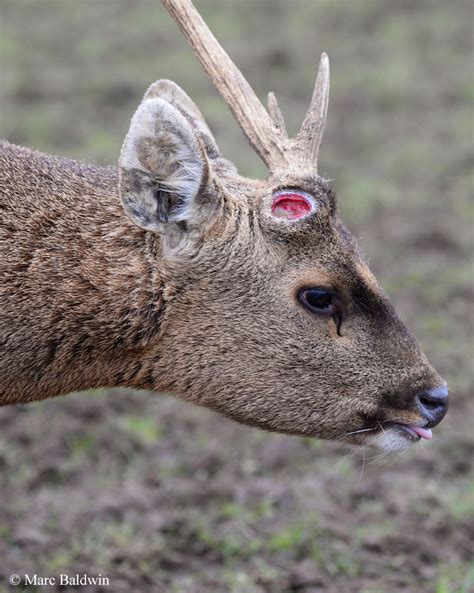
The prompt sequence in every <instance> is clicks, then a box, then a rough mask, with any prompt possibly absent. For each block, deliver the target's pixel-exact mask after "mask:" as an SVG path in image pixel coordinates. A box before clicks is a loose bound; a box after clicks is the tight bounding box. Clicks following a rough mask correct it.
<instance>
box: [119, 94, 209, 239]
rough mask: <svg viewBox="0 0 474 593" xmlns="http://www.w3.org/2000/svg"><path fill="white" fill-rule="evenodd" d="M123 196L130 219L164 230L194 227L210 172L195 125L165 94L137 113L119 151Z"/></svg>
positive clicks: (145, 105)
mask: <svg viewBox="0 0 474 593" xmlns="http://www.w3.org/2000/svg"><path fill="white" fill-rule="evenodd" d="M119 164H120V197H121V200H122V204H123V206H124V209H125V212H126V214H127V215H128V217H129V218H130V219H131V220H132V221H133V222H134V223H135V224H137V225H138V226H140V227H142V228H143V229H146V230H149V231H155V232H159V233H164V234H166V233H168V232H175V231H176V230H178V227H179V226H180V227H181V230H183V229H184V228H187V226H188V225H189V226H192V225H193V222H194V221H196V220H197V218H199V217H198V216H197V207H195V206H196V204H195V200H196V197H197V195H198V194H199V191H200V189H201V186H202V184H203V181H204V180H205V179H206V178H207V176H208V174H209V171H208V170H207V169H208V167H209V164H208V160H207V157H206V154H205V152H204V148H203V145H202V142H201V140H200V139H198V137H197V135H196V133H195V131H194V130H193V127H192V125H191V123H190V122H189V121H188V119H187V118H186V117H184V115H183V114H182V113H181V112H180V111H179V110H178V109H177V108H176V107H174V106H173V105H171V104H170V103H168V102H167V101H166V100H164V99H161V98H149V99H147V98H146V99H145V100H144V101H143V102H142V103H141V105H140V106H139V107H138V109H137V111H136V112H135V114H134V116H133V118H132V121H131V124H130V129H129V132H128V134H127V136H126V138H125V141H124V143H123V146H122V152H121V155H120V161H119Z"/></svg>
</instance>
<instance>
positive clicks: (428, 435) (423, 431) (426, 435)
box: [410, 426, 433, 441]
mask: <svg viewBox="0 0 474 593" xmlns="http://www.w3.org/2000/svg"><path fill="white" fill-rule="evenodd" d="M410 428H411V429H412V430H413V432H416V434H417V435H418V436H420V437H421V438H422V439H426V440H427V441H429V440H430V439H432V438H433V433H432V432H431V428H421V426H410Z"/></svg>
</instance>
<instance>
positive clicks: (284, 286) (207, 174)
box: [120, 0, 447, 451]
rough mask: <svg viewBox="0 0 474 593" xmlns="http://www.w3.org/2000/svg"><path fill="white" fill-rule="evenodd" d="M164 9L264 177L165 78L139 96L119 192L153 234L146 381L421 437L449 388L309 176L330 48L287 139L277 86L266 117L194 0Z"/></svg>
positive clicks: (316, 429) (374, 432) (400, 440)
mask: <svg viewBox="0 0 474 593" xmlns="http://www.w3.org/2000/svg"><path fill="white" fill-rule="evenodd" d="M164 4H165V5H166V6H167V7H168V9H169V10H170V12H172V14H173V16H175V17H176V18H177V20H178V22H179V23H180V26H181V27H182V29H183V30H184V32H185V34H186V35H187V36H188V39H189V40H190V42H191V44H192V45H193V47H194V49H195V51H197V53H198V54H199V55H200V59H201V62H203V63H204V67H205V68H206V70H207V71H208V73H209V74H210V75H211V78H212V79H213V80H214V82H215V84H216V86H217V87H218V88H219V90H220V91H221V92H222V94H223V96H224V98H225V99H226V100H227V101H228V103H229V105H230V107H231V109H232V110H233V111H234V114H235V115H236V116H237V118H238V120H239V123H240V124H241V126H242V128H243V129H244V131H245V133H246V135H247V137H248V138H249V141H250V143H251V144H252V146H253V147H254V148H255V150H256V151H257V152H258V153H259V155H260V156H261V157H262V159H263V160H264V161H265V163H266V164H267V165H268V167H269V169H270V173H269V176H268V177H267V179H266V180H264V181H254V180H249V179H244V178H242V177H240V176H239V175H238V174H237V172H236V170H235V168H234V167H233V165H232V164H231V163H229V162H228V161H226V160H225V159H223V158H222V157H221V155H220V153H219V150H218V147H217V144H216V142H215V140H214V138H213V136H212V134H211V132H210V131H209V128H208V127H207V125H206V123H205V121H204V119H203V117H202V115H201V113H200V112H199V110H198V108H197V107H196V105H195V104H194V103H193V102H192V101H191V99H190V98H189V97H188V96H187V95H186V94H185V93H184V92H183V91H182V90H181V89H180V88H179V87H178V86H176V85H175V84H174V83H172V82H170V81H159V82H157V83H155V84H153V85H152V86H151V87H150V89H149V90H148V91H147V93H146V94H145V97H144V100H143V102H142V104H141V105H140V106H139V108H138V110H137V112H136V113H135V115H134V117H133V119H132V122H131V127H130V131H129V133H128V135H127V138H126V139H125V142H124V146H123V149H122V155H121V160H120V173H121V180H120V192H121V199H122V202H123V205H124V208H125V211H126V213H127V214H128V216H129V217H130V218H131V220H132V221H133V222H135V223H136V224H138V225H139V226H140V227H142V228H143V229H145V230H147V231H149V232H152V233H155V234H157V235H159V237H160V250H161V251H160V254H161V256H160V268H161V275H162V278H163V280H164V285H165V289H164V300H165V302H166V306H165V312H164V314H163V319H162V335H161V337H160V340H159V343H158V344H157V345H156V348H155V349H154V351H153V357H154V360H155V361H156V373H154V374H153V377H154V378H153V381H152V385H150V386H149V387H153V388H155V389H159V390H166V391H171V392H173V393H176V394H178V395H179V396H181V397H182V398H184V399H187V400H190V401H192V402H194V403H197V404H199V405H204V406H207V407H210V408H213V409H215V410H217V411H220V412H222V413H223V414H225V415H227V416H229V417H231V418H233V419H235V420H238V421H240V422H244V423H246V424H250V425H255V426H259V427H262V428H265V429H269V430H274V431H279V432H286V433H292V434H302V435H310V436H317V437H321V438H327V439H336V440H342V441H346V442H349V443H353V444H368V445H373V446H375V447H378V448H381V449H383V450H387V451H390V450H400V449H404V448H406V447H408V446H409V445H410V444H411V443H413V442H416V441H418V440H420V438H426V439H428V438H431V428H432V427H433V426H435V425H436V424H437V423H438V422H440V420H441V419H442V418H443V416H444V414H445V413H446V410H447V389H446V386H445V384H444V382H443V381H442V379H441V378H440V377H439V376H438V374H437V373H436V371H435V370H434V369H433V368H432V367H431V366H430V364H429V363H428V361H427V360H426V358H425V356H424V355H423V353H422V352H421V351H420V349H419V347H418V345H417V344H416V341H415V340H414V338H413V336H412V335H411V334H410V332H409V331H408V329H407V328H406V327H405V325H404V324H403V322H402V321H401V320H400V319H399V318H398V316H397V314H396V312H395V310H394V308H393V306H392V305H391V304H390V302H389V300H388V298H387V297H386V295H385V294H384V293H383V291H382V289H381V288H380V287H379V285H378V283H377V281H376V279H375V278H374V276H373V275H372V273H371V272H370V270H369V268H368V266H367V263H366V262H365V260H364V257H363V255H362V254H361V252H360V249H359V247H358V245H357V242H356V240H355V238H354V237H353V236H352V234H351V233H350V232H349V230H348V229H347V228H346V227H345V226H344V224H343V223H342V221H341V220H340V218H339V216H338V212H337V205H336V198H335V195H334V193H333V192H332V190H331V188H330V187H329V185H328V183H327V182H326V181H324V180H323V179H322V178H321V177H319V176H318V174H317V168H316V161H317V155H318V150H319V145H320V142H321V136H322V130H323V127H324V120H325V117H326V110H327V98H328V92H327V88H328V76H329V69H328V62H327V57H326V56H324V55H323V58H322V60H321V63H320V70H319V74H318V78H317V81H316V86H315V91H314V94H313V100H312V103H311V106H310V109H309V111H308V115H307V116H306V118H305V121H304V122H303V126H302V129H301V131H300V133H299V134H298V136H297V137H296V139H295V140H291V139H288V137H287V136H286V132H285V127H284V123H283V118H282V116H281V113H280V111H279V109H278V106H277V104H276V100H275V98H274V96H273V95H271V96H270V97H269V112H270V116H269V114H268V113H267V112H266V111H265V109H264V108H263V106H262V105H261V104H260V103H259V102H258V99H256V97H255V95H253V94H252V92H251V89H250V87H248V84H247V83H246V81H245V79H243V77H242V75H241V74H240V72H238V71H237V70H236V69H235V66H234V65H233V64H232V62H230V60H229V58H228V57H227V56H225V54H223V50H222V48H220V46H219V45H215V44H217V42H216V41H215V39H210V38H207V37H206V36H207V29H206V28H205V25H204V23H203V22H202V20H199V17H198V15H196V13H195V9H194V8H193V7H192V5H191V4H190V3H189V2H188V1H187V0H164ZM190 23H193V25H192V26H191V25H190ZM196 31H197V33H196ZM196 35H197V36H198V37H199V36H200V38H199V39H198V40H196V38H195V36H196ZM204 45H207V51H206V52H201V53H200V51H201V48H202V47H203V46H204ZM209 56H211V57H209ZM206 60H209V63H206ZM220 64H221V65H222V64H223V67H222V68H220V66H219V65H220ZM216 71H219V76H218V77H216V76H215V74H216ZM229 72H230V74H228V73H229ZM227 74H228V77H227V80H226V83H227V84H224V83H223V82H222V78H225V77H226V76H227ZM236 80H237V81H238V84H236V83H235V81H236ZM229 89H231V90H229ZM232 89H233V90H232Z"/></svg>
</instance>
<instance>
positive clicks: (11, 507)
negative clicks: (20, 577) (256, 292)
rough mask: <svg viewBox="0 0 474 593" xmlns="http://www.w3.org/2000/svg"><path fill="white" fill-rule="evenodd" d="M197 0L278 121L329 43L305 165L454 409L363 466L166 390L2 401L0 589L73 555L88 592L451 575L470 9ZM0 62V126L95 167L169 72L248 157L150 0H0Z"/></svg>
mask: <svg viewBox="0 0 474 593" xmlns="http://www.w3.org/2000/svg"><path fill="white" fill-rule="evenodd" d="M196 5H197V7H198V9H199V10H200V11H201V12H202V14H203V16H204V18H205V19H206V21H207V22H208V24H209V25H210V27H211V29H212V30H213V31H214V32H215V33H216V35H217V36H218V38H219V39H220V41H221V42H222V43H223V45H224V46H225V48H226V49H227V50H228V52H229V53H230V55H231V56H232V57H233V58H234V59H235V61H236V62H237V64H238V65H239V66H240V67H241V69H242V70H243V72H244V74H245V76H246V77H247V78H248V80H249V81H250V83H251V84H252V86H253V87H254V89H255V90H256V92H257V93H258V94H259V95H260V97H261V98H264V97H265V95H266V93H267V92H268V91H269V90H274V91H275V92H276V93H277V95H278V97H279V100H280V104H281V106H282V108H283V111H284V114H285V117H286V120H287V123H288V127H289V130H290V132H292V133H293V132H295V131H296V130H297V128H298V126H299V124H300V122H301V120H302V118H303V116H304V113H305V111H306V109H307V107H308V104H309V100H310V96H311V91H312V86H313V83H314V78H315V73H316V68H317V61H318V57H319V53H320V52H321V51H323V50H325V51H327V52H328V53H329V56H330V58H331V64H332V83H331V101H330V108H329V119H328V125H327V132H326V135H325V139H324V142H323V148H322V156H321V164H320V170H321V172H322V173H323V174H324V175H326V176H327V177H330V178H332V179H334V186H335V188H336V190H337V193H338V195H339V203H340V208H341V210H342V213H343V217H344V218H345V220H346V222H347V223H348V224H349V226H350V227H351V229H352V230H353V231H354V232H355V234H356V235H357V236H359V237H360V238H361V241H362V244H363V247H364V249H365V251H366V253H367V255H368V256H369V259H370V264H371V267H372V269H373V271H374V272H375V274H376V275H377V276H378V278H379V280H380V281H381V283H382V285H383V286H384V288H385V289H386V290H387V292H388V293H389V295H390V296H391V298H392V300H393V301H394V303H395V305H396V306H397V308H398V310H399V312H400V313H401V315H402V317H404V319H405V320H406V321H407V322H408V324H409V325H410V327H411V328H412V329H413V330H414V333H415V334H416V336H417V338H418V339H419V342H420V344H421V345H422V347H423V349H424V350H425V352H426V353H427V354H428V356H429V357H430V359H431V361H432V362H433V363H434V365H435V366H436V367H437V368H438V369H439V371H440V372H441V373H442V374H443V375H444V376H445V377H446V378H447V380H448V382H449V384H450V386H451V390H452V404H451V408H450V412H449V414H448V416H447V418H446V420H445V421H444V422H443V423H442V424H441V426H440V427H439V429H436V431H435V436H434V439H433V441H432V442H430V443H421V444H419V445H417V446H416V447H414V448H413V449H412V450H411V451H410V452H408V453H407V454H405V455H403V456H400V457H396V458H391V459H387V458H384V459H380V460H377V459H374V457H373V456H372V455H373V454H370V453H368V452H367V459H366V460H365V463H364V459H363V455H362V453H355V454H354V453H351V454H350V455H347V454H346V451H345V450H344V449H342V448H341V447H340V446H337V445H333V444H328V443H324V442H320V441H316V440H310V439H302V438H296V437H288V436H281V435H273V434H268V433H264V432H260V431H258V430H256V429H251V428H246V427H242V426H239V425H237V424H234V423H232V422H231V421H228V420H224V419H222V418H220V417H218V416H217V415H215V414H214V413H212V412H209V411H207V410H203V409H198V408H194V407H192V406H191V405H190V404H184V403H182V402H179V401H176V400H174V399H173V398H171V397H169V396H166V395H161V394H147V393H144V392H130V391H125V390H118V389H116V390H96V391H93V392H89V393H83V394H74V395H70V396H68V397H67V398H65V399H63V398H59V399H57V400H54V401H47V402H44V403H41V404H32V405H29V406H16V407H9V408H3V409H0V558H1V559H2V561H1V564H0V591H3V590H7V589H6V588H7V586H8V585H7V579H8V575H10V574H12V573H19V574H24V573H28V574H35V573H36V574H38V575H57V574H59V573H61V572H64V573H69V574H75V573H76V572H77V573H84V572H86V573H88V574H89V575H97V574H99V573H100V574H102V575H103V576H107V577H109V578H110V582H111V585H110V587H104V588H103V589H101V588H100V587H91V588H87V587H83V588H81V590H82V591H94V592H95V591H101V590H103V591H113V592H114V593H122V592H123V593H129V592H130V591H147V592H158V593H162V592H163V593H204V592H206V593H207V592H216V593H217V592H219V593H220V592H229V593H288V592H298V593H322V592H324V593H346V592H350V593H352V592H355V591H357V592H358V593H391V592H395V591H397V592H399V591H403V592H405V593H406V592H408V593H415V592H416V593H433V592H435V593H468V592H469V591H472V590H473V588H474V565H473V564H471V559H472V557H473V537H474V525H473V524H474V519H473V508H474V481H473V477H472V462H473V453H474V438H473V431H472V424H473V413H474V411H473V406H472V385H473V363H472V355H473V342H472V332H473V323H472V322H473V315H472V305H471V303H472V296H473V288H474V287H473V277H474V276H473V274H474V271H473V266H472V260H471V259H470V252H471V251H472V245H473V228H474V217H473V203H472V190H473V177H472V173H473V154H472V152H473V113H472V100H473V98H474V75H473V46H472V34H473V31H472V18H473V16H474V15H473V8H472V5H471V3H470V2H469V0H451V1H450V2H446V1H445V0H396V1H395V0H359V1H355V2H348V1H346V2H344V1H342V0H339V1H330V0H293V1H292V2H288V1H286V0H271V1H270V0H244V1H239V2H237V1H236V0H234V1H232V2H231V1H230V0H226V1H222V0H221V1H219V2H218V1H217V0H216V1H212V2H211V1H210V0H196ZM0 59H1V68H0V74H1V94H0V136H3V137H5V138H7V139H8V140H10V141H11V142H15V143H19V144H25V145H28V146H31V147H34V148H36V149H39V150H42V151H45V152H51V153H54V154H61V155H65V156H69V157H73V158H77V159H82V160H88V161H95V162H97V163H99V164H112V165H113V164H115V163H116V161H117V158H118V154H119V150H120V146H121V143H122V139H123V137H124V135H125V134H126V132H127V129H128V125H129V121H130V117H131V115H132V113H133V111H134V110H135V108H136V106H137V105H138V103H139V102H140V100H141V97H142V95H143V93H144V91H145V90H146V88H147V87H148V85H149V84H150V83H151V82H153V81H154V80H155V79H158V78H164V77H166V78H171V79H173V80H175V81H176V82H177V83H178V84H180V85H181V86H182V87H183V88H184V89H185V90H186V91H187V92H188V93H189V94H190V95H191V96H192V97H193V99H194V100H195V101H196V103H197V104H198V105H199V106H200V108H201V109H202V111H203V112H204V114H205V116H206V118H207V120H208V122H209V124H210V127H211V129H212V130H213V131H214V133H215V135H216V137H217V140H218V142H219V144H220V147H221V149H222V152H223V153H224V154H225V155H226V156H227V157H229V158H231V159H232V160H234V162H235V163H236V164H237V165H238V167H239V169H240V171H241V173H243V174H247V175H249V176H258V175H262V174H264V170H263V167H262V166H261V165H260V163H259V161H258V158H257V157H256V155H255V154H254V153H253V152H252V151H251V150H250V148H249V147H248V146H247V144H246V142H245V140H244V138H243V136H242V134H241V132H240V130H239V128H238V127H237V125H236V124H235V123H234V121H233V119H232V117H231V115H230V113H229V112H228V110H227V107H226V105H225V104H224V102H223V101H222V100H221V99H220V97H219V96H218V94H217V92H216V91H214V89H213V88H212V87H211V86H210V84H209V82H208V80H207V78H206V76H205V74H204V73H203V72H202V70H201V68H200V66H199V64H198V63H197V61H196V59H195V58H194V56H193V53H192V51H191V50H190V49H189V48H188V46H187V44H186V43H185V41H184V40H183V38H182V37H181V35H180V33H179V32H178V29H177V27H176V25H175V24H174V23H173V22H172V21H171V19H170V18H169V17H168V15H167V14H166V13H165V11H164V9H163V8H162V7H161V5H160V2H159V1H158V0H133V1H132V0H129V1H127V0H100V1H92V0H82V1H81V2H74V1H72V0H69V1H66V0H62V1H60V0H36V1H33V0H31V1H27V0H1V2H0ZM52 306H54V304H53V303H52ZM32 347H34V345H32ZM25 590H27V591H35V590H38V591H39V590H42V589H41V587H39V588H36V589H35V588H34V587H30V588H26V589H25ZM54 590H55V588H54V587H48V591H54ZM61 590H63V591H64V590H67V589H61Z"/></svg>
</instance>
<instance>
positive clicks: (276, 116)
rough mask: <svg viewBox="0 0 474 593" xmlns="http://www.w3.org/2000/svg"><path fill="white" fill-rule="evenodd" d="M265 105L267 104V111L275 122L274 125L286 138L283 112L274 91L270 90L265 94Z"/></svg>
mask: <svg viewBox="0 0 474 593" xmlns="http://www.w3.org/2000/svg"><path fill="white" fill-rule="evenodd" d="M267 105H268V113H269V114H270V117H271V118H272V120H273V123H274V124H275V127H276V128H277V129H278V130H280V132H281V133H282V134H283V135H284V136H285V138H288V132H287V131H286V125H285V120H284V118H283V113H282V112H281V109H280V107H279V105H278V101H277V98H276V95H275V93H273V92H271V93H268V96H267Z"/></svg>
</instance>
